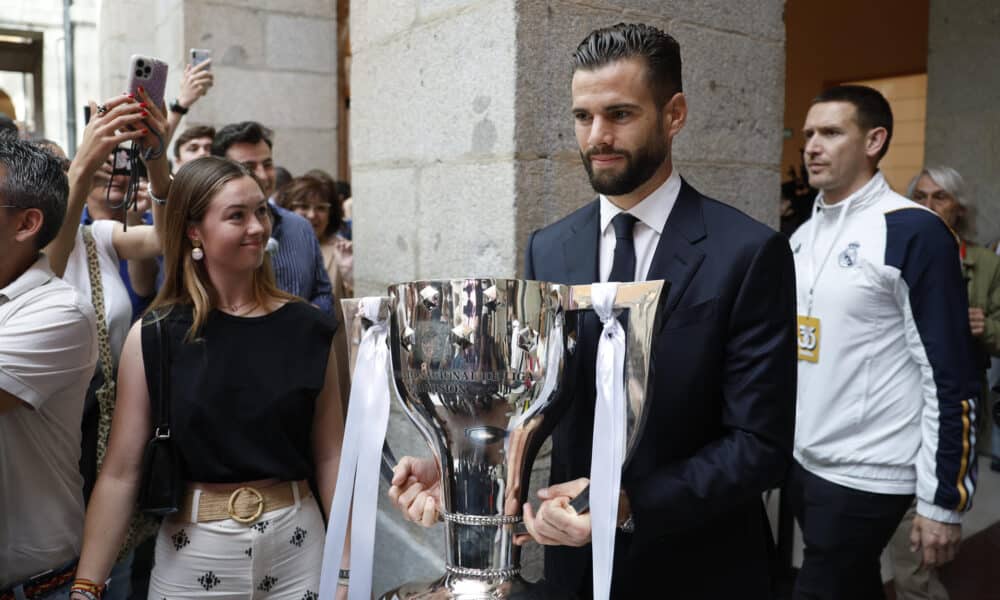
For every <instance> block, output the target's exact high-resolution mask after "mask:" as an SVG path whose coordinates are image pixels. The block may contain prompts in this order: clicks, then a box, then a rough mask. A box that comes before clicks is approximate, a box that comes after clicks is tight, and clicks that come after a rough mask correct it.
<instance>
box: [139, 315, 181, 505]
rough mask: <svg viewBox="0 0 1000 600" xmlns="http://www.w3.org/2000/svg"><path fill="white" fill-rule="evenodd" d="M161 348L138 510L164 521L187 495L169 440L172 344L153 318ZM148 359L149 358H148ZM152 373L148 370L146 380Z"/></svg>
mask: <svg viewBox="0 0 1000 600" xmlns="http://www.w3.org/2000/svg"><path fill="white" fill-rule="evenodd" d="M153 321H154V324H155V327H156V337H157V341H158V342H159V348H160V361H159V363H160V364H159V369H158V370H157V372H156V379H157V382H156V385H155V386H152V385H151V386H149V389H150V390H151V391H152V390H155V392H156V393H151V394H150V404H151V406H150V408H152V409H153V410H154V414H156V415H157V416H156V421H155V423H156V426H155V427H154V429H153V438H152V439H150V440H149V442H148V443H147V444H146V451H145V453H144V454H143V457H142V483H141V484H140V486H139V510H140V511H141V512H142V513H144V514H146V515H150V516H155V517H162V516H164V515H169V514H173V513H175V512H177V511H178V510H180V506H181V501H182V498H183V495H184V482H183V481H182V479H181V457H180V456H179V455H178V453H177V447H176V445H175V444H174V440H173V439H172V438H171V437H170V371H169V369H168V365H169V364H170V362H169V359H170V354H169V353H170V344H169V343H168V340H167V337H166V335H164V332H163V326H162V324H161V323H162V321H163V319H162V318H161V317H159V316H157V315H155V314H154V315H153ZM147 356H148V354H147ZM151 371H152V369H147V377H148V376H149V375H151V374H152V373H151Z"/></svg>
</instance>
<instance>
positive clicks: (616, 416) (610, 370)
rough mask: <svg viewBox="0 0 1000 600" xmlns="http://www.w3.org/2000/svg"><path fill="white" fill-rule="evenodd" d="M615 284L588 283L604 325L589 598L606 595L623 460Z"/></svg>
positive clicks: (621, 354) (621, 349) (621, 341)
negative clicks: (592, 568) (591, 584)
mask: <svg viewBox="0 0 1000 600" xmlns="http://www.w3.org/2000/svg"><path fill="white" fill-rule="evenodd" d="M617 292H618V284H617V283H595V284H593V285H592V286H591V288H590V295H591V300H592V302H593V306H594V312H596V313H597V316H598V317H600V319H601V322H602V323H603V324H604V330H603V331H602V332H601V339H600V341H599V342H598V343H597V401H596V405H595V406H594V439H593V442H592V444H593V445H592V446H591V452H592V454H591V463H590V518H591V531H592V533H591V541H592V550H593V560H594V598H596V599H601V598H608V597H609V596H610V594H611V573H612V571H613V569H614V559H615V531H616V529H617V521H618V496H619V490H620V489H621V479H622V465H623V464H624V462H625V428H626V419H627V417H626V404H625V331H624V330H623V329H622V326H621V323H619V322H618V319H616V318H615V314H614V310H613V307H614V304H615V295H616V294H617Z"/></svg>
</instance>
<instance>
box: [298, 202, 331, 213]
mask: <svg viewBox="0 0 1000 600" xmlns="http://www.w3.org/2000/svg"><path fill="white" fill-rule="evenodd" d="M288 208H290V209H292V210H294V211H295V212H307V211H308V210H309V209H312V210H314V211H316V212H318V213H328V212H330V203H329V202H320V203H316V204H310V203H309V202H292V203H291V204H290V205H289V206H288Z"/></svg>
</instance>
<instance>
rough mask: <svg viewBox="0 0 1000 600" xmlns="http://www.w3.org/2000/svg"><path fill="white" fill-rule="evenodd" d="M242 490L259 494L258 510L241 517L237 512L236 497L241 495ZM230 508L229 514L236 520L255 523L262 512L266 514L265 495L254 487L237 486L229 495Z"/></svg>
mask: <svg viewBox="0 0 1000 600" xmlns="http://www.w3.org/2000/svg"><path fill="white" fill-rule="evenodd" d="M242 492H247V493H248V494H253V495H254V496H257V511H256V512H254V513H253V514H252V515H250V516H249V517H241V516H240V515H238V514H236V498H237V497H239V495H240V494H241V493H242ZM228 510H229V516H230V517H232V518H233V520H234V521H237V522H240V523H244V524H247V525H249V524H250V523H253V522H254V521H256V520H257V519H259V518H260V516H261V515H262V514H264V495H263V494H261V493H260V492H259V491H257V490H256V489H254V488H252V487H241V488H237V489H236V490H235V491H233V493H232V494H230V496H229V506H228Z"/></svg>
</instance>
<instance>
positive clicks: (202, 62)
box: [177, 48, 215, 109]
mask: <svg viewBox="0 0 1000 600" xmlns="http://www.w3.org/2000/svg"><path fill="white" fill-rule="evenodd" d="M211 69H212V51H211V50H201V49H198V48H191V64H189V65H187V66H186V67H184V74H183V75H182V76H181V89H180V91H179V92H178V94H177V102H178V104H180V105H181V106H182V107H184V108H185V109H189V108H191V105H193V104H194V103H195V102H197V101H198V99H199V98H201V97H202V96H204V95H205V94H207V93H208V90H209V88H211V87H212V84H214V83H215V76H214V75H212V71H211Z"/></svg>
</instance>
